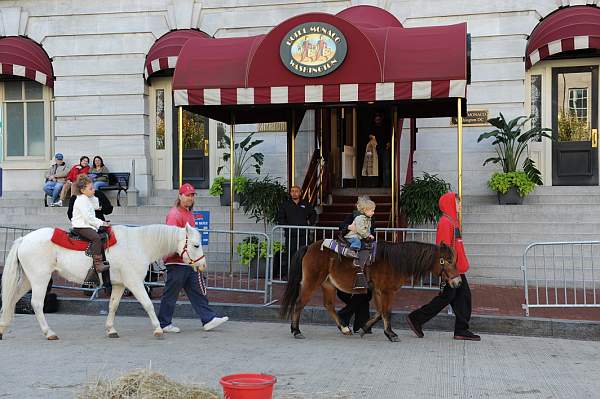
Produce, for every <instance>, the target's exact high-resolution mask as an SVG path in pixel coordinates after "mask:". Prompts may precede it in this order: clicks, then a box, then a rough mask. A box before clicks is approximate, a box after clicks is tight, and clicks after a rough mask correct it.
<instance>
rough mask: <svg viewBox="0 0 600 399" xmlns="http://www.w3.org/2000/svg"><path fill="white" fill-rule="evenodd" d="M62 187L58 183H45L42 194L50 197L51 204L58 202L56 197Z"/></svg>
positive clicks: (61, 183)
mask: <svg viewBox="0 0 600 399" xmlns="http://www.w3.org/2000/svg"><path fill="white" fill-rule="evenodd" d="M63 185H64V183H63V182H59V181H47V182H46V184H44V192H45V193H46V194H48V195H49V196H51V197H52V203H55V202H56V201H58V196H59V195H60V190H62V186H63Z"/></svg>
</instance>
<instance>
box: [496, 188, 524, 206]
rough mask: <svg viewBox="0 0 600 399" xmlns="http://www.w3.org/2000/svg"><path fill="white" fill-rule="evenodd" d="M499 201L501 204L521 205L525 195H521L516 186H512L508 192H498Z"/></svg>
mask: <svg viewBox="0 0 600 399" xmlns="http://www.w3.org/2000/svg"><path fill="white" fill-rule="evenodd" d="M498 203H499V204H500V205H521V204H522V203H523V197H521V196H520V195H519V192H518V191H517V189H516V188H515V187H511V188H510V189H509V190H508V191H507V192H506V194H501V193H498Z"/></svg>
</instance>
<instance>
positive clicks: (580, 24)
mask: <svg viewBox="0 0 600 399" xmlns="http://www.w3.org/2000/svg"><path fill="white" fill-rule="evenodd" d="M585 49H600V8H599V7H597V6H593V5H579V6H570V7H564V8H560V9H558V10H556V11H555V12H553V13H551V14H550V15H548V16H546V17H545V18H544V19H542V21H541V22H540V23H539V24H538V25H537V26H536V27H535V29H534V30H533V31H532V32H531V36H530V37H529V39H528V40H527V47H526V49H525V68H526V69H529V68H531V66H533V65H535V64H536V63H538V62H539V61H541V60H543V59H545V58H547V57H550V56H552V55H554V54H559V53H562V52H565V51H573V50H585Z"/></svg>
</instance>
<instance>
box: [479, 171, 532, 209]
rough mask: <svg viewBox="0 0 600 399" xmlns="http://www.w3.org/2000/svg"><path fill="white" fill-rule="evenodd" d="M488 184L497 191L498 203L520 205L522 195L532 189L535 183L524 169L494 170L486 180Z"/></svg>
mask: <svg viewBox="0 0 600 399" xmlns="http://www.w3.org/2000/svg"><path fill="white" fill-rule="evenodd" d="M488 186H489V188H491V189H492V190H494V191H496V192H497V193H498V201H499V202H500V205H520V204H522V203H523V197H525V196H526V195H527V194H529V193H530V192H532V191H533V189H534V188H535V183H534V182H533V181H532V180H531V179H530V178H529V177H528V176H527V173H525V172H524V171H519V172H508V173H500V172H496V173H494V174H493V175H492V177H491V178H490V180H489V181H488Z"/></svg>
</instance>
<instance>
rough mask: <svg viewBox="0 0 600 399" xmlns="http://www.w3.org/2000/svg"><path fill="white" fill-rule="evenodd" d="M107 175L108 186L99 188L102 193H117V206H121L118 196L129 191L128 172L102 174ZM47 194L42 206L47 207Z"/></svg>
mask: <svg viewBox="0 0 600 399" xmlns="http://www.w3.org/2000/svg"><path fill="white" fill-rule="evenodd" d="M103 175H108V186H104V187H100V190H102V191H117V206H121V201H120V195H121V191H125V194H127V190H128V189H129V176H130V173H129V172H116V173H103ZM48 197H49V196H48V194H46V195H44V206H46V207H47V206H48Z"/></svg>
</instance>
